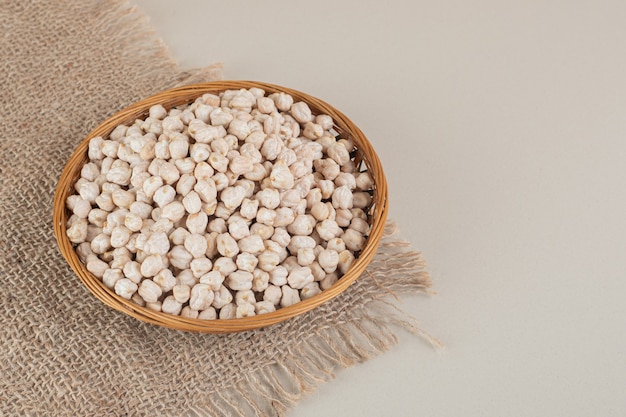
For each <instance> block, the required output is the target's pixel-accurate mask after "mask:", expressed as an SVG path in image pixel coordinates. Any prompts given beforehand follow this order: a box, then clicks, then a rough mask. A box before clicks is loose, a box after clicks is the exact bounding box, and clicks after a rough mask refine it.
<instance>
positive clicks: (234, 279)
mask: <svg viewBox="0 0 626 417" xmlns="http://www.w3.org/2000/svg"><path fill="white" fill-rule="evenodd" d="M252 278H253V276H252V273H251V272H248V271H235V272H232V273H230V274H229V275H228V276H227V277H226V280H225V283H226V285H227V286H228V287H229V288H230V289H232V290H235V291H240V290H249V289H251V288H252Z"/></svg>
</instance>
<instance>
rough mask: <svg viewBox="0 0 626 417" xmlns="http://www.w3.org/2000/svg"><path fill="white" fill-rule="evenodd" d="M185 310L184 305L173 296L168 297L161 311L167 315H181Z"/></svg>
mask: <svg viewBox="0 0 626 417" xmlns="http://www.w3.org/2000/svg"><path fill="white" fill-rule="evenodd" d="M182 309H183V304H182V303H180V302H179V301H178V300H176V298H175V297H174V296H173V295H168V296H167V297H165V299H164V300H163V304H161V311H163V312H164V313H167V314H173V315H175V316H177V315H179V314H180V312H181V311H182Z"/></svg>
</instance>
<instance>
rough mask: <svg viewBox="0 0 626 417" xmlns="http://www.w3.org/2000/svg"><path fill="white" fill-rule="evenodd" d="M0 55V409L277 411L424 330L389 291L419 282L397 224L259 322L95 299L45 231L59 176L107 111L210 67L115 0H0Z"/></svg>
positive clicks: (204, 76)
mask: <svg viewBox="0 0 626 417" xmlns="http://www.w3.org/2000/svg"><path fill="white" fill-rule="evenodd" d="M0 55H1V56H0V68H1V70H0V82H1V87H0V91H1V94H0V98H1V100H0V121H1V123H0V129H1V130H0V140H1V142H0V181H1V182H0V285H1V286H0V306H1V311H0V332H1V337H0V415H2V416H46V415H51V416H52V415H54V416H135V415H150V416H179V415H191V416H196V415H197V416H209V415H211V416H212V415H255V414H257V415H282V414H283V412H284V411H285V410H287V409H288V408H289V407H291V406H292V405H294V404H295V403H296V402H297V401H298V399H299V398H300V397H301V395H302V394H303V393H305V392H308V391H311V390H313V389H315V387H316V386H317V385H318V384H319V383H320V382H323V381H324V380H327V379H328V378H329V377H331V376H332V372H333V370H336V369H337V368H339V367H346V366H349V365H351V364H354V363H356V362H360V361H363V360H366V359H368V358H370V357H372V356H375V355H377V354H380V353H382V352H384V351H385V350H387V349H388V348H389V347H390V346H391V345H392V344H393V343H394V342H395V341H396V339H395V336H394V334H393V330H394V328H397V327H398V326H401V327H403V328H406V329H409V330H410V331H413V332H415V333H418V334H421V332H420V330H419V329H418V328H417V327H416V326H415V324H414V322H412V320H411V319H410V318H408V317H406V315H404V314H403V313H402V312H401V310H399V309H398V308H397V307H396V303H397V300H395V299H394V297H395V296H394V295H393V294H392V292H395V293H401V292H418V291H423V290H425V289H426V288H427V287H428V286H429V285H430V280H429V277H428V275H427V273H426V272H424V270H423V262H422V259H421V258H420V255H419V254H418V253H416V252H413V251H411V250H410V247H409V245H408V244H407V243H406V242H402V241H399V240H398V239H397V238H396V237H394V236H393V234H392V233H391V232H392V231H393V227H388V228H387V232H388V233H387V234H386V236H385V238H384V241H383V243H382V245H381V249H380V251H379V253H378V254H377V255H376V258H375V260H374V262H373V263H372V264H371V266H370V267H369V268H368V270H367V272H366V273H365V274H364V275H363V276H362V277H361V278H360V279H359V280H357V281H356V284H355V285H353V286H352V287H350V288H349V290H348V291H346V292H344V294H343V295H341V296H339V297H338V298H336V299H335V300H333V301H332V302H330V303H327V304H325V305H323V306H322V307H320V308H318V309H316V310H314V311H312V312H310V313H308V314H305V315H303V316H301V317H299V318H296V319H292V320H289V321H288V322H286V323H284V324H281V325H277V326H273V327H271V328H267V329H264V330H258V331H251V332H245V333H240V334H233V335H225V336H217V335H206V334H192V333H184V332H179V331H174V330H168V329H165V328H160V327H157V326H153V325H148V324H144V323H142V322H139V321H137V320H135V319H133V318H131V317H128V316H125V315H123V314H121V313H119V312H116V311H114V310H111V309H109V308H108V307H106V306H104V305H103V304H102V303H101V302H99V301H98V300H96V299H95V298H94V297H93V296H91V294H90V293H89V292H88V291H87V290H86V289H85V288H84V287H83V286H82V284H81V283H80V281H79V280H78V278H77V277H76V276H75V275H74V274H73V273H72V271H71V270H70V269H69V267H68V266H67V265H66V263H65V261H64V260H63V258H62V257H61V255H60V253H59V251H58V249H57V245H56V243H55V240H54V237H53V231H52V224H51V214H52V203H53V194H54V189H55V185H56V182H57V179H58V177H59V175H60V172H61V170H62V168H63V166H64V164H65V162H66V160H67V158H68V157H69V156H70V154H71V152H72V150H73V149H74V148H75V146H76V145H77V144H78V143H79V142H80V140H81V139H82V138H83V137H84V136H85V135H86V134H87V133H88V132H89V131H90V130H91V129H93V128H94V127H95V126H96V125H98V124H99V123H100V122H101V121H103V120H104V119H105V118H106V117H108V116H109V115H111V114H112V113H114V112H116V111H118V110H119V109H121V108H123V107H124V106H126V105H128V104H129V103H131V102H133V101H136V100H138V99H140V98H143V97H145V96H147V95H150V94H152V93H155V92H157V91H159V90H162V89H164V88H168V87H172V86H174V85H180V84H185V83H191V82H198V81H201V80H209V79H213V78H215V77H219V75H220V68H219V66H212V67H209V68H206V69H204V70H200V71H189V72H182V71H181V70H180V69H179V68H178V66H177V65H176V63H175V62H174V61H173V60H172V59H171V58H170V57H169V55H168V53H167V50H166V48H165V47H164V46H163V45H162V43H161V42H160V41H159V40H158V39H157V38H156V36H155V35H154V33H153V32H152V31H151V29H150V27H149V25H148V24H147V23H146V21H145V19H144V17H143V16H142V15H141V13H140V12H138V11H137V10H134V9H131V8H130V7H129V6H128V5H127V4H126V3H124V2H120V1H113V0H106V1H86V2H83V1H79V2H77V1H53V0H48V1H46V0H40V1H9V0H6V1H5V0H0ZM424 337H425V338H427V339H429V338H428V337H427V336H424ZM430 340H432V339H430Z"/></svg>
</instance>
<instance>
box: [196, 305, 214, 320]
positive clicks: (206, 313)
mask: <svg viewBox="0 0 626 417" xmlns="http://www.w3.org/2000/svg"><path fill="white" fill-rule="evenodd" d="M216 318H217V311H216V310H215V308H213V307H209V308H207V309H206V310H202V311H201V312H200V313H199V314H198V319H200V320H215V319H216Z"/></svg>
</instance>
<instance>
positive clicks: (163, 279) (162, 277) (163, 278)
mask: <svg viewBox="0 0 626 417" xmlns="http://www.w3.org/2000/svg"><path fill="white" fill-rule="evenodd" d="M152 281H154V283H156V284H157V285H158V286H159V287H161V290H162V291H163V293H166V292H169V291H171V290H172V288H174V286H175V285H176V277H174V274H173V273H172V271H171V270H170V269H168V268H163V269H161V270H160V271H159V273H158V274H156V275H155V276H154V278H152Z"/></svg>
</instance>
